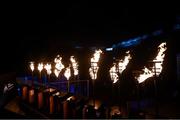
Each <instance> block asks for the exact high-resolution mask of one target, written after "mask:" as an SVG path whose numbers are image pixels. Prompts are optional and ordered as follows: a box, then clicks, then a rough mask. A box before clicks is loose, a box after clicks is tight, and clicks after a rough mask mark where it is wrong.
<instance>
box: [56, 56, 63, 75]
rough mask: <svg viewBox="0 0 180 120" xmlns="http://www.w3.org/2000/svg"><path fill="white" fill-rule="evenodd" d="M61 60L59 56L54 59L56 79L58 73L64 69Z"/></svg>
mask: <svg viewBox="0 0 180 120" xmlns="http://www.w3.org/2000/svg"><path fill="white" fill-rule="evenodd" d="M61 60H62V57H60V56H59V55H57V57H56V58H55V59H54V62H55V63H56V65H55V70H54V74H55V75H56V77H58V76H59V73H60V72H61V70H62V69H63V68H64V65H63V64H62V61H61Z"/></svg>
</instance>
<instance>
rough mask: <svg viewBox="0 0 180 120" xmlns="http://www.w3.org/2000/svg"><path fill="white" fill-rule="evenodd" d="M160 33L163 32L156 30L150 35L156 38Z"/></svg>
mask: <svg viewBox="0 0 180 120" xmlns="http://www.w3.org/2000/svg"><path fill="white" fill-rule="evenodd" d="M162 32H163V31H162V30H157V31H154V32H153V33H152V35H154V36H157V35H160V34H161V33H162Z"/></svg>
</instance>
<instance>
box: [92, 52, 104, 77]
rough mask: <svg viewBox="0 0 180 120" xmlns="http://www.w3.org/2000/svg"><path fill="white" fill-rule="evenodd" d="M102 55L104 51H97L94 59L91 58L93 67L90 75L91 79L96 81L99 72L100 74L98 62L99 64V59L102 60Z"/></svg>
mask: <svg viewBox="0 0 180 120" xmlns="http://www.w3.org/2000/svg"><path fill="white" fill-rule="evenodd" d="M101 53H102V51H101V50H100V49H99V50H96V51H95V53H94V55H93V57H92V58H91V67H90V68H89V74H90V77H91V79H93V80H95V79H97V72H98V69H99V67H98V62H99V58H100V54H101Z"/></svg>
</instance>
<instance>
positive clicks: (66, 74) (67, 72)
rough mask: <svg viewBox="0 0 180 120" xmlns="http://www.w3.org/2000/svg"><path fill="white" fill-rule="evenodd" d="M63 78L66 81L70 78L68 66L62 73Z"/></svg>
mask: <svg viewBox="0 0 180 120" xmlns="http://www.w3.org/2000/svg"><path fill="white" fill-rule="evenodd" d="M64 76H65V77H66V78H67V80H69V78H70V77H71V70H70V66H69V67H67V68H66V71H65V72H64Z"/></svg>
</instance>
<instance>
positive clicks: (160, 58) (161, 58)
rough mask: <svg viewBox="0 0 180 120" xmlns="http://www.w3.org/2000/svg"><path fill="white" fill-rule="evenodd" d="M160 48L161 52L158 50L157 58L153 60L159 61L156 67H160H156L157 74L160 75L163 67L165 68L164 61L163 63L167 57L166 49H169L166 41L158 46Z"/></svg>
mask: <svg viewBox="0 0 180 120" xmlns="http://www.w3.org/2000/svg"><path fill="white" fill-rule="evenodd" d="M158 48H159V52H158V54H157V56H156V58H155V59H154V60H153V61H154V62H156V61H157V63H155V65H156V68H158V69H156V74H157V76H159V74H160V73H161V71H162V69H163V67H162V63H163V61H164V57H165V54H164V52H165V51H166V49H167V47H166V42H164V43H161V44H160V45H159V46H158ZM153 72H154V68H153Z"/></svg>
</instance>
